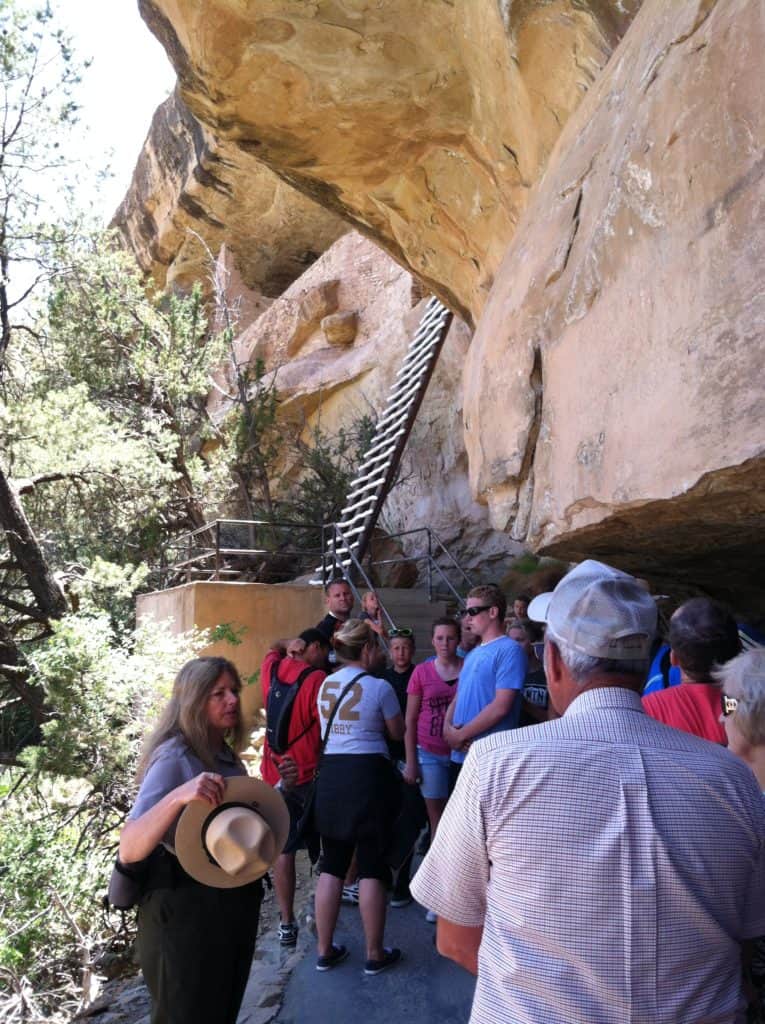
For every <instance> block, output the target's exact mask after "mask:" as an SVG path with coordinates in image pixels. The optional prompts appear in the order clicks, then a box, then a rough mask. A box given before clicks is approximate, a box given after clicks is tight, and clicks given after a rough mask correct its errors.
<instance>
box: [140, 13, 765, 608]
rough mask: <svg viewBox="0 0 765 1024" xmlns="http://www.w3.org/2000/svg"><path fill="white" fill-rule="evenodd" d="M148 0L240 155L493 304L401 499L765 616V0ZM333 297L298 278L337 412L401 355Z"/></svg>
mask: <svg viewBox="0 0 765 1024" xmlns="http://www.w3.org/2000/svg"><path fill="white" fill-rule="evenodd" d="M140 7H141V10H142V13H143V14H144V17H145V18H146V20H147V22H148V24H149V25H150V27H151V28H152V29H153V30H154V31H155V33H156V34H157V35H158V37H159V38H160V39H161V40H162V42H163V43H164V45H165V47H166V49H167V51H168V54H169V55H170V57H171V59H172V60H173V62H174V64H175V66H176V68H177V70H178V74H179V83H180V92H181V95H182V96H183V98H184V101H185V102H186V103H187V104H188V106H189V107H190V109H191V110H192V111H193V113H194V116H195V117H197V118H199V119H200V121H202V122H204V124H205V126H206V130H207V129H209V131H211V132H212V133H213V135H214V137H215V138H216V139H220V140H223V141H222V142H220V145H221V146H225V147H227V149H226V151H227V152H230V153H231V154H233V153H234V152H236V153H237V154H244V155H246V156H247V157H248V158H250V159H252V160H253V161H255V162H262V163H263V164H264V165H266V166H267V167H268V168H270V170H271V171H273V172H274V174H275V175H277V176H278V178H279V179H281V180H282V181H284V182H287V183H289V184H290V185H293V186H295V188H297V189H299V190H300V191H301V192H303V193H304V194H305V195H307V196H310V197H312V198H313V199H315V200H316V201H317V202H319V203H320V204H321V205H323V206H324V207H325V208H326V209H327V210H329V211H332V212H334V213H336V214H339V215H341V216H342V217H343V218H345V219H346V221H348V222H349V223H352V224H354V225H356V226H357V228H358V230H359V231H360V232H362V233H363V234H365V235H367V236H369V237H370V238H372V239H374V240H375V241H376V242H377V243H379V244H380V245H382V246H383V247H385V248H386V249H387V251H388V252H389V253H390V254H391V255H392V256H393V257H394V258H395V259H396V260H397V261H398V262H399V263H400V264H402V265H404V266H406V267H407V268H408V269H411V270H412V271H413V272H414V273H415V274H416V275H417V277H418V279H419V280H420V281H422V282H424V283H425V284H426V286H429V287H432V288H433V289H434V290H435V291H436V292H437V293H438V294H439V295H440V296H441V297H442V298H444V299H445V300H446V301H447V302H448V303H450V305H451V306H452V308H453V309H455V311H457V312H458V313H460V314H461V315H462V317H463V319H464V321H465V323H466V324H468V325H470V326H472V325H473V324H477V331H476V334H475V337H474V339H473V341H472V343H471V345H470V348H469V351H468V352H467V355H466V357H465V365H464V371H463V374H462V391H460V386H459V382H458V380H457V378H458V376H459V364H460V362H461V360H462V354H463V353H464V352H465V348H466V345H467V334H463V333H461V331H455V332H454V337H453V338H452V339H451V341H450V344H451V345H452V346H453V347H452V355H451V356H450V357H448V358H447V357H446V356H445V357H444V359H445V361H444V364H443V367H442V368H441V370H440V371H439V380H440V381H441V382H442V383H441V385H440V386H441V387H442V389H443V390H442V395H443V402H442V405H441V406H440V407H439V405H438V402H437V401H436V400H435V398H434V399H431V400H432V401H433V403H434V404H433V405H432V407H431V415H432V423H433V424H434V423H435V422H436V421H438V432H437V437H438V444H439V445H440V450H439V452H438V453H434V452H433V451H432V445H431V450H430V452H429V458H430V460H431V461H429V462H428V463H427V464H420V463H417V462H416V460H417V458H418V454H417V451H418V449H417V445H419V446H420V447H425V446H427V445H428V444H429V435H428V423H429V421H428V418H427V417H428V415H429V414H428V411H427V409H425V408H424V409H423V411H422V413H421V423H420V424H418V428H417V431H416V433H415V438H414V440H413V443H414V447H413V453H414V459H415V463H414V468H413V476H412V480H414V479H415V477H418V478H419V483H418V484H417V485H416V486H415V485H414V483H413V484H412V489H411V492H410V493H409V495H408V497H407V492H406V490H405V488H403V487H402V489H401V490H400V493H399V497H398V499H397V500H398V501H399V503H400V504H399V513H398V514H399V515H400V517H402V518H406V519H412V518H415V517H416V518H418V519H419V518H420V516H421V515H423V514H426V515H436V514H438V513H437V509H439V508H442V507H443V508H449V509H450V510H451V511H450V513H449V515H450V516H451V513H452V512H453V514H454V515H455V516H457V517H459V518H457V519H455V520H454V521H452V529H453V530H454V531H455V532H456V533H457V534H459V532H460V531H461V530H463V529H464V527H465V525H466V524H472V523H473V522H474V521H476V522H478V524H479V534H480V533H482V532H483V531H484V530H487V529H490V528H491V529H493V530H494V531H499V533H506V534H508V535H510V536H512V537H513V538H514V539H515V540H516V541H517V542H519V543H528V544H530V545H531V546H533V547H534V548H536V549H537V550H540V551H543V552H547V553H550V554H555V555H558V556H561V557H565V558H578V557H582V556H584V555H599V556H601V557H604V558H608V559H611V560H612V561H614V562H616V563H617V564H620V565H623V566H625V567H627V568H632V569H635V570H637V571H640V572H641V574H643V575H646V576H648V577H649V578H652V579H653V580H655V581H657V582H658V583H660V585H661V586H665V585H666V586H671V585H672V584H674V583H679V584H681V585H682V586H691V587H693V586H695V587H699V588H701V589H704V590H707V591H709V592H711V593H715V594H718V595H719V596H721V597H725V598H728V599H730V600H731V603H732V604H733V605H734V607H736V608H737V609H739V610H741V611H742V612H743V613H745V614H749V615H751V616H756V615H757V614H758V613H759V614H762V613H765V608H763V599H762V598H761V597H760V593H759V590H760V588H759V574H758V572H757V571H756V570H757V569H758V568H762V566H763V565H764V564H765V557H763V555H764V553H765V550H764V549H765V528H764V526H763V524H764V523H765V518H764V517H763V515H762V512H763V507H762V506H763V498H762V494H763V488H762V483H763V448H764V447H765V438H764V437H763V430H762V413H761V409H762V385H761V380H762V363H763V357H762V352H763V321H765V300H763V297H762V290H761V288H760V286H759V280H758V269H759V266H761V265H762V257H763V255H764V253H763V248H765V243H764V242H763V229H762V224H763V216H762V213H763V168H765V154H764V152H763V142H762V140H763V138H765V132H764V130H763V129H764V128H765V125H764V124H763V120H765V118H764V117H763V100H764V97H763V90H762V87H761V81H760V79H761V72H760V69H759V64H760V56H759V55H760V53H761V52H762V50H763V43H764V42H765V19H764V18H763V13H762V3H761V0H724V2H723V0H673V2H672V3H667V2H666V0H644V2H643V3H642V4H641V3H640V2H639V0H635V2H633V3H630V2H628V0H613V2H609V0H525V2H524V0H513V2H509V0H422V2H420V3H419V4H417V5H415V10H414V15H415V16H412V12H413V5H412V4H411V3H405V2H404V0H390V2H387V3H385V4H376V5H372V4H360V3H356V2H353V0H310V2H306V3H303V4H294V3H288V2H287V0H262V2H259V3H257V4H249V5H243V4H241V3H234V0H210V2H209V3H207V4H205V5H199V4H192V3H190V2H189V0H140ZM228 147H231V148H230V149H229V148H228ZM232 158H233V157H232ZM243 210H246V207H243ZM244 215H245V216H246V213H245V214H244ZM354 244H355V243H354ZM391 273H392V271H391ZM378 284H379V282H378ZM301 287H302V286H301ZM339 289H340V291H339V292H338V295H340V294H341V293H342V283H341V284H340V285H339ZM287 298H289V299H290V301H293V297H292V296H287ZM335 298H337V296H335V297H334V298H333V295H332V294H331V289H330V290H329V292H328V291H327V290H326V289H325V291H324V292H320V293H317V294H315V295H312V296H308V295H305V296H302V297H301V298H299V299H298V297H297V296H295V297H294V299H295V302H296V304H295V308H294V309H292V312H290V313H289V316H290V317H291V319H290V324H291V326H290V327H289V330H287V331H286V333H284V332H282V335H280V337H282V336H283V341H282V342H280V344H283V345H284V354H285V358H286V359H287V361H285V363H284V366H283V367H282V369H280V371H279V372H280V376H281V380H282V382H283V384H284V386H285V388H286V390H287V391H288V392H289V391H290V389H292V394H293V399H294V402H295V408H296V409H301V410H306V409H307V410H308V413H309V415H313V414H314V413H315V411H316V409H315V398H313V397H311V396H312V394H315V389H316V388H317V386H318V385H321V386H322V389H323V390H324V391H327V392H329V391H331V394H328V398H327V401H326V402H325V403H323V407H325V408H326V409H328V410H330V409H332V407H333V403H335V402H338V403H339V402H341V400H342V401H346V400H348V399H349V397H350V395H352V394H354V395H356V396H361V395H363V394H364V393H365V391H364V389H365V388H367V387H369V388H372V389H373V390H374V388H375V387H376V386H377V385H373V381H374V380H375V379H376V378H375V376H374V373H373V370H372V366H373V363H374V361H375V358H376V356H378V355H379V357H380V358H385V359H387V358H388V352H387V351H385V349H386V345H388V335H383V334H381V335H378V336H376V340H375V339H374V338H373V337H372V335H367V334H365V333H364V331H365V326H364V315H363V312H362V313H359V311H358V310H357V309H355V307H353V308H351V307H352V306H353V303H350V300H349V302H346V301H345V300H342V301H339V302H338V306H337V309H335V310H333V311H332V312H330V311H329V309H330V306H331V305H332V303H333V301H334V299H335ZM277 301H280V300H277ZM354 310H355V312H356V314H357V318H356V321H355V322H353V318H352V317H351V318H349V317H348V316H345V314H348V313H352V312H354ZM269 312H270V311H269ZM319 314H321V315H319ZM337 314H340V315H341V316H340V319H339V320H335V321H331V320H330V321H329V323H328V326H329V327H330V331H329V332H328V333H326V334H324V335H323V339H324V340H323V341H321V342H320V343H319V342H318V341H317V338H318V337H319V335H318V334H317V333H316V332H317V331H320V330H321V324H322V323H323V322H325V321H326V320H327V318H331V317H334V316H336V315H337ZM272 315H273V316H276V313H274V314H272ZM264 316H266V317H267V316H268V313H266V314H264ZM267 324H268V320H264V321H263V324H262V326H263V329H264V330H265V329H266V327H267ZM317 325H318V326H317ZM280 330H281V328H280ZM354 330H355V331H356V332H357V334H356V336H355V338H356V340H354V341H353V343H352V344H349V343H348V342H346V343H345V345H344V344H343V343H342V341H338V344H337V345H336V346H331V345H330V343H329V340H330V334H331V333H332V331H334V332H335V334H334V336H335V338H336V339H340V338H341V337H343V336H346V337H348V336H350V335H352V334H353V331H354ZM277 333H278V332H277ZM395 334H396V331H395V330H393V332H392V335H391V336H395ZM402 335H403V332H402ZM364 339H366V342H365V341H364ZM258 343H259V344H264V342H258ZM274 344H276V343H274ZM312 345H313V346H315V347H314V348H312V347H311V346H312ZM378 346H379V349H378ZM449 360H451V361H449ZM330 367H331V372H330V369H329V368H330ZM341 368H343V369H342V372H341ZM332 374H335V375H336V376H335V377H334V378H333V379H335V380H337V381H339V380H340V379H341V377H342V380H343V383H342V386H340V385H338V386H334V387H333V386H331V384H330V378H331V377H332ZM337 374H339V376H337ZM383 376H384V374H381V375H380V378H379V379H380V381H382V379H383ZM447 396H448V397H447ZM312 403H313V404H314V408H313V409H311V405H312ZM462 406H464V411H463V414H462V418H463V427H464V435H465V441H466V450H467V455H468V460H469V471H470V484H471V489H472V494H473V499H470V498H468V497H467V492H466V491H465V488H464V483H459V484H458V483H456V481H457V480H458V478H459V476H460V473H464V468H465V456H464V454H463V453H462V449H461V445H459V444H455V445H454V448H453V450H452V449H451V447H450V442H451V439H452V436H453V435H452V431H454V436H456V435H457V432H458V431H457V427H456V424H455V417H456V418H457V420H459V416H460V413H459V410H460V408H461V407H462ZM420 431H422V432H423V433H420ZM439 460H442V461H441V462H439ZM444 471H445V472H446V473H447V477H446V478H445V477H444V476H443V472H444ZM449 474H452V475H451V476H449ZM450 479H451V480H453V481H454V482H455V483H454V486H455V488H456V491H457V492H458V494H459V499H458V501H456V503H455V504H454V505H450V502H451V490H450V483H449V480H450ZM418 488H419V489H418ZM474 499H475V500H477V501H478V502H479V503H480V504H481V506H482V507H485V508H486V509H487V510H488V515H489V523H490V526H489V524H487V521H486V519H485V518H484V515H485V513H481V514H480V515H479V514H478V506H477V505H476V504H475V501H474ZM394 500H396V499H394V498H392V499H391V501H394ZM429 502H431V503H430V504H429ZM476 516H477V517H478V518H477V519H476ZM455 524H456V525H455ZM491 536H492V537H495V536H496V532H495V533H492V534H491ZM753 569H754V570H755V571H753Z"/></svg>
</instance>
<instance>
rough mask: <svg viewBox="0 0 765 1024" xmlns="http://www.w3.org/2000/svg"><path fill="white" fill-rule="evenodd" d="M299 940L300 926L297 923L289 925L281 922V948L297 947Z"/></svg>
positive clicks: (291, 922) (289, 922) (292, 922)
mask: <svg viewBox="0 0 765 1024" xmlns="http://www.w3.org/2000/svg"><path fill="white" fill-rule="evenodd" d="M297 940H298V925H297V921H288V922H287V924H285V923H284V921H280V922H279V945H280V946H296V945H297Z"/></svg>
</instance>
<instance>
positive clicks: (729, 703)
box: [722, 693, 738, 718]
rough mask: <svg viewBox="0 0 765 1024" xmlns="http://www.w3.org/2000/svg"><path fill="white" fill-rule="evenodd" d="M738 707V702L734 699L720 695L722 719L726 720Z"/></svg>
mask: <svg viewBox="0 0 765 1024" xmlns="http://www.w3.org/2000/svg"><path fill="white" fill-rule="evenodd" d="M737 707H738V700H737V698H736V697H729V696H728V695H727V694H726V693H724V694H723V695H722V713H723V718H727V717H728V715H732V714H733V712H734V711H735V710H736V708H737Z"/></svg>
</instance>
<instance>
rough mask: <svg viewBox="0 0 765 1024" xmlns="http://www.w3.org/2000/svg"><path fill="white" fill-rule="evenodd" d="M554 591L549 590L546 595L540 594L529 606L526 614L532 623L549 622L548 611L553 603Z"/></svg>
mask: <svg viewBox="0 0 765 1024" xmlns="http://www.w3.org/2000/svg"><path fill="white" fill-rule="evenodd" d="M552 596H553V591H552V590H548V591H547V593H545V594H539V595H538V596H537V597H535V598H534V600H533V601H532V602H531V604H530V605H529V607H528V609H527V610H526V614H527V615H528V617H529V618H530V619H531V620H532V622H547V610H548V608H549V607H550V601H552Z"/></svg>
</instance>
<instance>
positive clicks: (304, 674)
mask: <svg viewBox="0 0 765 1024" xmlns="http://www.w3.org/2000/svg"><path fill="white" fill-rule="evenodd" d="M316 671H318V670H317V669H315V668H312V667H311V666H310V665H309V666H308V668H304V669H303V671H302V672H301V673H300V675H299V676H298V677H297V679H296V680H295V682H294V683H293V684H292V685H293V686H295V687H297V688H298V689H299V688H300V687H301V686H302V685H303V683H304V682H305V681H306V679H307V678H308V677H309V676H310V675H311V673H313V672H316ZM295 700H297V694H295ZM315 721H316V718H315V717H314V716H312V717H311V721H310V722H309V723H308V725H307V726H306V727H305V729H303V731H302V732H299V733H298V734H297V736H295V737H294V739H291V740H290V741H289V743H288V744H287V746H286V747H285V748H284V751H283V754H282V755H281V756H282V757H283V756H284V754H286V753H287V751H288V750H289V749H290V747H291V746H293V745H294V744H295V743H297V741H298V740H302V738H303V737H304V736H305V734H306V733H307V732H310V730H311V729H312V728H313V723H314V722H315Z"/></svg>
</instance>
